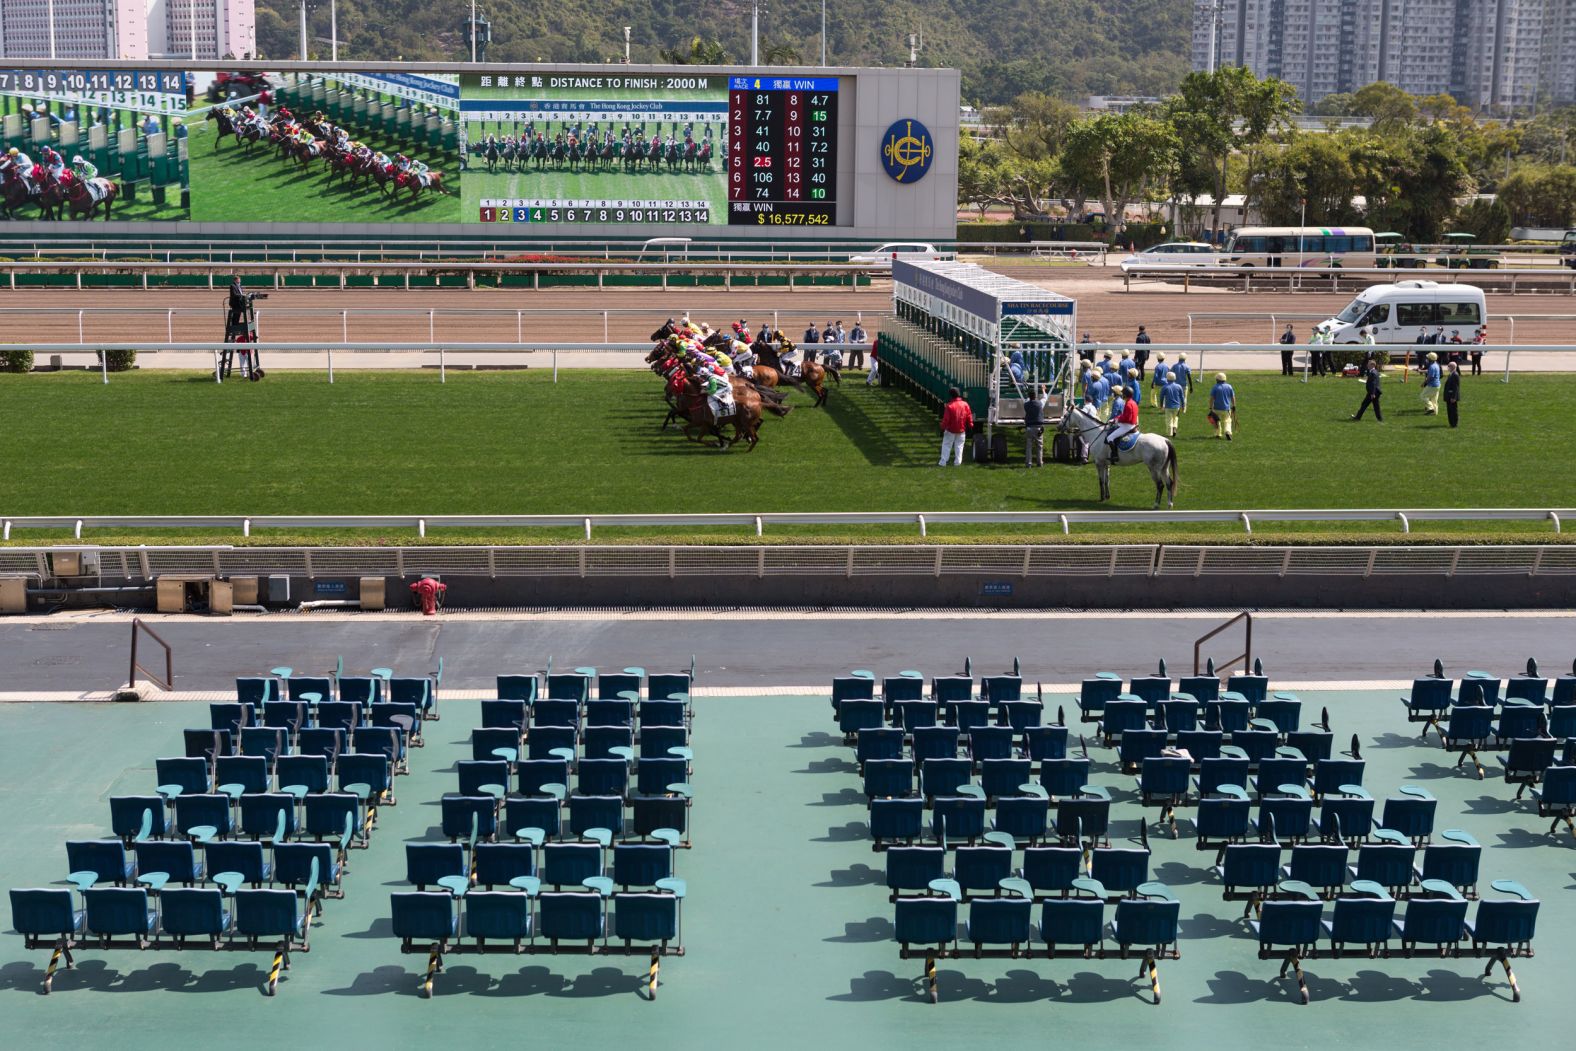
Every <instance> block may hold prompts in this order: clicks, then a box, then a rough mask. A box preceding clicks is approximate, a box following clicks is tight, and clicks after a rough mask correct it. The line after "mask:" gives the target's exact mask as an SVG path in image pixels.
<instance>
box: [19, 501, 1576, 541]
mask: <svg viewBox="0 0 1576 1051" xmlns="http://www.w3.org/2000/svg"><path fill="white" fill-rule="evenodd" d="M1567 518H1576V508H1538V507H1521V508H1512V507H1495V508H1454V507H1444V508H1400V509H1387V508H1285V509H1273V508H1272V509H1264V510H1241V509H1212V510H1201V511H1178V510H1175V509H1172V510H1165V511H776V512H770V511H767V512H739V513H721V514H547V515H410V514H404V515H268V514H262V515H0V539H4V540H10V539H11V534H12V531H13V530H18V529H69V530H71V531H72V535H73V537H74V538H76V539H79V540H80V539H81V538H82V534H83V531H84V530H91V529H109V528H114V529H209V530H224V531H233V532H239V533H240V534H241V535H242V536H244V537H249V536H251V535H252V531H253V530H254V529H412V530H415V531H416V533H417V535H418V536H423V537H425V536H426V535H427V531H428V530H429V529H566V528H567V529H577V530H581V531H583V532H584V535H585V537H586V538H587V539H590V538H591V534H592V530H593V529H597V528H601V529H630V528H636V529H691V528H708V527H718V526H742V527H744V529H745V530H746V532H747V533H749V534H753V535H755V536H764V535H765V529H766V527H767V526H781V525H824V526H848V525H913V526H915V527H917V528H918V530H919V535H920V536H928V535H929V532H928V530H929V528H930V527H931V526H938V525H1009V526H1026V525H1047V526H1060V527H1061V530H1062V532H1063V533H1064V534H1066V533H1070V532H1071V531H1072V526H1074V525H1141V524H1142V525H1153V524H1156V523H1164V524H1168V525H1203V524H1211V523H1232V524H1235V525H1240V526H1242V527H1243V529H1244V531H1246V532H1248V533H1252V531H1253V523H1254V522H1255V521H1257V522H1395V523H1397V524H1399V525H1400V527H1401V531H1402V532H1403V533H1410V532H1411V526H1412V524H1413V523H1416V522H1549V523H1550V524H1551V525H1552V526H1553V529H1554V532H1556V533H1559V532H1560V531H1561V529H1562V525H1563V522H1564V520H1565V519H1567Z"/></svg>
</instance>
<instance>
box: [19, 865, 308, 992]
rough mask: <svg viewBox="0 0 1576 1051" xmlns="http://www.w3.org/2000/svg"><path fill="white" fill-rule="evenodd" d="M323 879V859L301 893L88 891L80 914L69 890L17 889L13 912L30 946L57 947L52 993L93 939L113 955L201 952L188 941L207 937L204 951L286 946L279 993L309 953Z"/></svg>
mask: <svg viewBox="0 0 1576 1051" xmlns="http://www.w3.org/2000/svg"><path fill="white" fill-rule="evenodd" d="M318 877H319V870H318V860H317V859H316V858H313V859H312V860H311V862H310V866H309V871H308V874H307V879H306V881H305V883H304V885H303V887H302V892H301V894H300V895H298V894H297V892H296V891H295V890H293V889H239V888H229V889H227V890H219V889H211V888H202V887H189V888H184V889H177V888H166V889H163V890H161V891H160V892H159V893H158V895H157V902H158V904H157V907H154V904H153V899H152V897H151V896H150V892H149V888H147V887H95V886H84V887H83V888H82V890H81V895H82V907H81V908H80V909H78V908H76V906H75V905H74V903H73V902H72V897H71V891H69V890H62V889H56V888H25V889H15V890H12V891H11V915H12V922H13V925H14V926H15V927H16V929H17V931H18V932H20V933H21V934H22V935H23V936H24V938H25V940H26V945H27V947H28V948H29V949H35V948H40V947H42V946H44V945H46V944H48V945H49V946H50V947H51V948H52V949H53V950H54V955H53V956H52V957H51V959H50V962H49V968H48V970H47V971H46V972H45V976H44V987H43V991H44V992H45V993H48V992H49V991H50V990H51V988H52V986H53V982H54V975H55V968H56V966H57V964H58V962H59V960H60V957H61V956H64V957H65V960H66V966H67V967H68V968H70V967H72V966H73V965H74V963H75V959H74V957H73V955H72V951H71V950H72V949H73V948H75V949H77V950H78V951H81V949H82V947H83V946H84V945H85V944H87V942H88V941H89V940H91V941H92V943H93V944H96V945H97V947H98V948H100V949H106V950H107V949H111V948H135V949H148V948H177V949H179V948H188V947H197V946H188V945H187V939H201V944H202V946H204V947H207V948H212V949H215V950H217V949H220V948H246V949H255V948H256V947H257V942H258V939H260V938H266V939H269V940H274V939H277V940H278V942H279V944H278V947H277V949H276V950H275V956H274V965H273V967H272V969H271V971H270V975H269V978H268V981H267V982H266V983H265V986H264V990H265V992H267V993H268V995H270V996H272V995H273V994H274V991H275V989H276V987H277V984H278V976H279V971H280V969H281V967H283V966H288V963H289V955H290V950H291V949H293V948H299V949H300V950H301V951H303V952H305V951H307V950H308V949H309V948H310V945H309V939H310V937H311V925H312V915H313V912H314V909H315V903H316V898H317V894H318Z"/></svg>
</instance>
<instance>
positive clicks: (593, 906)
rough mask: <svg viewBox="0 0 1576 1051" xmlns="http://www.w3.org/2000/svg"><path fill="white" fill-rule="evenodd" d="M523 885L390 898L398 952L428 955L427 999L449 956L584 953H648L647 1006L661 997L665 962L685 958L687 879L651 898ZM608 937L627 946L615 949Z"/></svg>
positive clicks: (529, 881)
mask: <svg viewBox="0 0 1576 1051" xmlns="http://www.w3.org/2000/svg"><path fill="white" fill-rule="evenodd" d="M517 882H519V884H520V885H521V887H522V889H520V890H509V891H475V890H469V891H467V890H463V889H462V890H461V892H460V893H458V894H454V893H449V892H431V891H428V892H422V891H417V892H414V893H396V894H393V895H390V908H391V910H392V916H393V929H394V936H395V937H397V938H399V939H400V951H401V952H405V953H411V952H418V953H419V952H425V953H427V954H428V955H427V971H426V973H425V975H424V976H423V977H422V979H421V985H420V992H421V995H422V996H424V997H430V996H431V995H432V988H433V981H434V978H435V975H436V974H437V973H438V972H439V971H441V970H442V967H443V957H444V956H445V955H447V954H454V953H476V954H482V953H487V952H503V953H510V954H516V953H535V952H550V953H554V954H556V953H560V952H584V953H588V954H596V955H607V954H614V953H620V954H632V953H640V954H643V955H644V954H649V955H650V957H651V962H650V964H649V966H648V968H647V972H646V979H645V981H646V987H647V997H648V999H649V998H651V997H654V996H655V995H656V992H657V985H658V974H659V970H660V967H661V958H662V957H664V956H668V955H679V956H681V955H683V953H684V941H683V929H684V928H683V918H682V914H681V910H682V903H683V900H684V897H685V893H686V891H685V886H684V882H683V881H682V880H679V879H674V878H669V879H663V880H660V881H659V882H658V886H657V888H656V889H654V890H647V891H614V890H613V889H612V884H611V881H607V882H604V883H599V884H597V885H596V886H595V887H594V888H593V889H591V890H585V891H579V890H576V891H547V892H542V891H541V890H540V889H539V887H540V885H539V884H537V883H535V882H534V877H529V876H528V877H523V878H522V879H521V880H519V881H517ZM462 911H463V914H464V915H463V925H462V917H461V915H460V914H461V912H462ZM610 935H611V937H612V938H614V939H617V940H618V942H619V943H621V944H614V945H609V943H608V938H609V936H610ZM467 938H470V939H474V940H473V941H471V942H466V941H465V939H467ZM538 939H541V941H538ZM599 941H600V944H598V942H599ZM488 942H492V943H493V944H491V945H489V944H488Z"/></svg>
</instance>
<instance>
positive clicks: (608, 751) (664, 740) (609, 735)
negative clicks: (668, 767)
mask: <svg viewBox="0 0 1576 1051" xmlns="http://www.w3.org/2000/svg"><path fill="white" fill-rule="evenodd" d="M482 703H483V704H484V705H485V704H487V703H488V702H486V701H483V702H482ZM653 703H657V702H651V701H648V702H646V704H647V705H650V704H653ZM661 703H663V704H673V705H679V703H680V702H676V701H665V702H661ZM643 707H644V706H643ZM485 714H489V715H491V716H492V717H493V718H497V717H498V713H496V712H493V713H485ZM661 718H662V719H663V720H668V719H673V720H674V721H672V722H668V721H663V722H647V723H645V724H643V725H641V726H640V728H639V732H638V733H637V732H636V731H635V729H634V728H632V727H629V726H618V725H607V726H603V725H597V724H592V725H587V726H585V727H584V728H583V729H582V728H578V727H573V726H533V727H531V728H530V729H529V730H528V731H525V732H522V728H521V727H519V726H516V725H512V724H509V723H507V722H506V723H503V724H501V725H489V726H480V727H477V728H475V729H473V730H472V731H471V758H473V759H483V760H485V759H504V760H506V761H509V762H514V761H515V760H517V759H519V758H520V757H521V756H522V755H523V756H525V757H526V758H529V759H551V758H558V759H563V760H565V761H572V760H573V759H574V758H575V756H576V755H584V756H585V757H586V758H589V759H607V758H612V757H619V756H623V755H624V752H626V751H627V752H628V753H629V755H630V757H633V756H635V755H637V754H638V756H639V757H640V758H642V759H645V758H666V757H669V756H671V755H685V754H687V753H688V750H689V729H688V725H687V723H686V721H685V719H684V718H683V715H682V711H680V712H679V713H678V714H676V715H672V716H670V715H667V714H664V715H663V716H662V717H661ZM620 749H622V750H624V751H620ZM675 749H677V751H674V750H675Z"/></svg>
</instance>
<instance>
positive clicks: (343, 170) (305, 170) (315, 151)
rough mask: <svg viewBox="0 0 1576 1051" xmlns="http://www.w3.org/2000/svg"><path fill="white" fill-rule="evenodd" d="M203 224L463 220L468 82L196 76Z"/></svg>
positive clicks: (192, 152) (196, 195) (197, 192)
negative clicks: (461, 118) (461, 124)
mask: <svg viewBox="0 0 1576 1051" xmlns="http://www.w3.org/2000/svg"><path fill="white" fill-rule="evenodd" d="M192 79H193V91H194V95H195V96H196V97H195V98H194V103H195V105H194V107H193V110H192V116H193V118H200V119H194V121H193V127H192V132H191V135H190V137H189V140H188V146H187V149H188V154H189V157H190V163H191V172H192V185H193V187H194V189H193V191H192V210H191V218H192V219H193V220H196V221H197V222H226V223H240V222H268V221H273V222H288V223H457V222H459V221H460V194H461V187H460V179H461V176H460V154H459V129H458V125H457V124H456V122H455V118H456V117H457V115H458V112H459V101H460V89H459V83H458V78H456V77H452V76H447V77H446V76H440V75H433V74H419V75H418V74H412V73H381V74H373V73H332V74H316V73H312V74H308V73H287V74H283V75H276V74H270V73H222V72H220V73H198V74H193V75H192Z"/></svg>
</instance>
